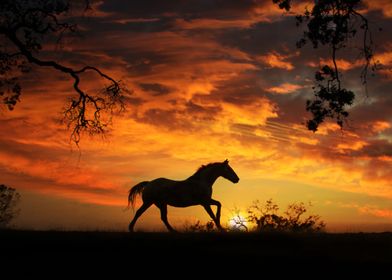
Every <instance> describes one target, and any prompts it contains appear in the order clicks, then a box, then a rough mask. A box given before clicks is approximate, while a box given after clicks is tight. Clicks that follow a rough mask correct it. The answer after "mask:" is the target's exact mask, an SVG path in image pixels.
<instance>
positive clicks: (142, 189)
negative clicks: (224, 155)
mask: <svg viewBox="0 0 392 280" xmlns="http://www.w3.org/2000/svg"><path fill="white" fill-rule="evenodd" d="M220 176H222V177H223V178H225V179H227V180H229V181H231V182H232V183H238V181H239V180H240V179H239V178H238V176H237V174H236V173H235V172H234V170H233V169H232V168H231V167H230V165H229V161H228V160H227V159H226V160H225V161H224V162H215V163H209V164H207V165H202V166H201V167H200V168H199V169H198V170H197V171H196V172H195V174H193V175H192V176H190V177H189V178H187V179H185V180H182V181H175V180H170V179H166V178H157V179H154V180H152V181H144V182H141V183H139V184H137V185H135V186H134V187H132V188H131V189H130V190H129V195H128V207H129V205H130V204H132V208H134V204H135V199H136V196H137V195H138V194H141V196H142V199H143V204H142V206H140V208H139V209H138V210H137V211H136V214H135V216H134V218H133V219H132V221H131V223H130V224H129V231H131V232H132V231H133V229H134V227H135V223H136V221H137V219H138V218H139V217H140V216H141V215H142V214H143V213H144V211H146V210H147V209H148V208H149V207H150V206H151V205H153V204H155V206H157V207H158V208H159V210H160V211H161V220H162V221H163V223H164V224H165V225H166V227H167V228H168V230H169V231H175V230H174V229H173V228H172V226H171V225H170V224H169V222H168V220H167V206H168V205H170V206H174V207H188V206H193V205H201V206H203V207H204V209H205V210H206V211H207V213H208V214H209V215H210V217H211V218H212V220H213V221H214V222H215V224H216V226H217V228H219V229H220V230H223V229H222V226H221V224H220V215H221V203H220V202H219V201H217V200H215V199H212V198H211V196H212V185H213V184H214V183H215V181H216V179H218V178H219V177H220ZM211 205H215V206H217V210H216V214H214V212H213V211H212V209H211Z"/></svg>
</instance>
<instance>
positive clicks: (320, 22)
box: [273, 0, 381, 132]
mask: <svg viewBox="0 0 392 280" xmlns="http://www.w3.org/2000/svg"><path fill="white" fill-rule="evenodd" d="M273 2H274V3H275V4H277V5H278V6H279V8H281V9H284V10H286V11H290V9H291V3H292V0H273ZM363 8H364V5H363V1H361V0H317V1H314V6H313V8H312V9H311V11H309V10H307V9H306V10H305V11H304V13H303V14H300V15H297V16H296V24H297V26H299V25H302V24H306V29H305V31H304V34H303V36H302V38H300V39H299V40H298V42H297V47H298V48H301V47H303V46H304V45H305V44H306V43H307V42H310V43H311V44H312V45H313V47H314V48H318V47H319V46H320V45H322V46H327V47H328V48H329V49H330V51H331V53H330V55H331V65H323V66H322V67H321V69H320V70H318V71H317V72H316V74H315V86H314V87H313V89H314V99H313V100H307V102H306V110H307V111H309V112H310V113H311V114H312V119H310V120H308V121H307V122H306V125H307V128H308V129H309V130H311V131H314V132H315V131H317V129H318V126H319V125H320V124H321V123H322V122H324V120H325V119H326V118H331V119H334V120H335V121H336V123H337V124H338V125H339V126H340V127H343V124H344V122H345V121H346V120H347V117H348V115H349V113H348V111H347V110H346V109H347V106H350V105H352V104H353V102H354V98H355V94H354V92H353V91H351V90H349V89H346V88H344V87H343V83H342V79H341V72H340V70H339V66H338V63H337V53H338V51H340V50H342V49H344V48H346V47H347V45H348V43H349V42H352V41H354V39H356V38H357V37H359V36H361V39H360V41H361V45H360V46H359V56H360V57H361V58H362V59H363V61H364V62H363V69H362V72H361V75H360V78H361V81H362V84H364V85H365V87H366V83H367V76H368V70H369V67H370V66H371V68H370V69H371V70H373V71H374V70H376V69H377V63H376V62H375V61H374V56H373V51H374V44H373V39H372V34H371V30H370V26H369V21H368V19H367V18H366V17H365V16H364V15H363V13H362V12H361V9H362V10H363ZM380 30H381V29H380Z"/></svg>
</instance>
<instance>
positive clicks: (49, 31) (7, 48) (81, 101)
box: [0, 0, 124, 143]
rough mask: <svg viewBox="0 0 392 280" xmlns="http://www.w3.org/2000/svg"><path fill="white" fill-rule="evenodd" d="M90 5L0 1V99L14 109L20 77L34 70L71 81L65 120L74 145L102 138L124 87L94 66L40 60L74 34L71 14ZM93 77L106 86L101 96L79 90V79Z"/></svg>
mask: <svg viewBox="0 0 392 280" xmlns="http://www.w3.org/2000/svg"><path fill="white" fill-rule="evenodd" d="M89 3H90V1H89V0H1V1H0V97H1V98H2V103H3V104H4V105H5V106H6V107H7V108H8V109H9V110H13V109H14V107H15V106H16V104H17V102H18V101H19V99H20V95H21V93H22V86H21V84H20V82H19V77H20V76H21V75H24V74H26V73H28V72H30V71H32V65H36V66H40V67H48V68H52V69H54V70H57V71H60V72H62V73H64V74H66V75H68V76H69V78H70V79H71V81H72V82H73V89H74V91H75V93H76V94H77V96H75V97H73V98H71V99H70V102H69V105H68V106H67V107H66V108H65V110H64V120H65V122H66V123H67V125H68V128H69V129H70V130H71V131H72V133H71V139H72V140H73V141H74V142H75V143H78V142H79V141H80V136H81V133H82V132H84V131H86V132H88V133H90V134H96V133H103V132H105V130H106V128H107V126H108V125H109V124H110V116H111V115H112V113H113V112H114V111H115V110H122V109H123V90H124V87H123V86H122V85H121V83H120V82H119V81H116V80H114V79H113V78H112V77H110V76H109V75H107V74H105V73H103V72H102V71H101V70H99V69H98V68H96V67H93V66H84V67H81V68H79V69H75V68H72V67H70V66H66V65H63V64H61V63H59V62H57V61H54V60H47V59H45V58H42V57H41V56H40V53H41V52H42V50H43V47H44V46H45V44H48V43H50V40H53V38H56V40H57V42H59V41H61V38H62V37H63V36H64V35H65V34H67V33H68V34H69V33H76V32H77V31H78V28H77V25H76V24H75V23H72V22H70V21H71V19H72V17H70V14H69V13H70V11H71V10H78V9H79V10H80V9H82V10H83V9H84V10H85V11H86V10H88V9H89V8H90V5H89ZM87 72H93V73H95V74H97V75H98V76H99V77H101V78H102V79H103V80H104V81H105V82H106V83H107V84H106V86H105V87H104V88H103V89H102V91H99V92H95V93H91V92H88V93H87V91H86V89H83V88H82V87H81V85H80V84H81V81H82V80H83V74H85V73H87ZM104 113H107V114H108V116H109V117H107V118H105V117H104V116H103V115H104Z"/></svg>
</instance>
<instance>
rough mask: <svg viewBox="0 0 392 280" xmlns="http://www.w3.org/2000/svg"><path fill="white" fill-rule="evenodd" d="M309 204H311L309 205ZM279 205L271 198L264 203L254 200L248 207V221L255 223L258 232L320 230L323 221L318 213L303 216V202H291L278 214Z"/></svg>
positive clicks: (323, 225)
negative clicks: (281, 213)
mask: <svg viewBox="0 0 392 280" xmlns="http://www.w3.org/2000/svg"><path fill="white" fill-rule="evenodd" d="M309 206H311V205H309ZM278 211H279V207H278V205H277V204H276V203H275V202H274V201H273V200H272V199H269V200H267V201H266V202H265V203H264V204H263V203H260V201H258V200H256V201H255V202H253V204H252V206H250V207H249V209H248V221H249V222H252V223H254V224H255V225H256V227H255V231H258V232H307V233H310V232H320V231H322V230H323V229H324V228H325V223H324V222H323V221H321V220H320V216H318V215H309V216H307V217H304V214H305V213H306V212H307V208H306V206H305V204H304V203H303V202H298V203H292V204H290V205H289V206H288V207H287V210H286V211H285V212H284V213H283V215H279V214H278Z"/></svg>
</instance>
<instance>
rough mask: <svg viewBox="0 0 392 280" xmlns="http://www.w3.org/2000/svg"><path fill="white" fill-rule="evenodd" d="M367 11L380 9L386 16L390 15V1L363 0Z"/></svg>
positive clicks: (391, 10) (391, 5) (391, 8)
mask: <svg viewBox="0 0 392 280" xmlns="http://www.w3.org/2000/svg"><path fill="white" fill-rule="evenodd" d="M364 2H365V4H366V6H367V9H368V10H369V11H373V10H376V11H380V12H382V14H383V15H384V16H385V17H387V18H391V17H392V3H391V1H389V0H365V1H364Z"/></svg>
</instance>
